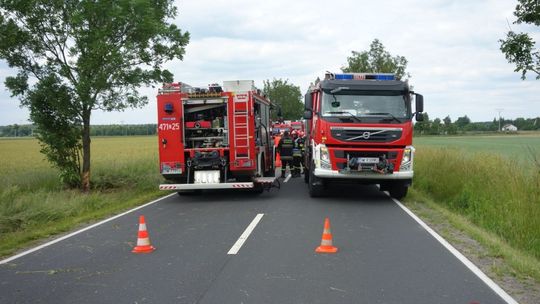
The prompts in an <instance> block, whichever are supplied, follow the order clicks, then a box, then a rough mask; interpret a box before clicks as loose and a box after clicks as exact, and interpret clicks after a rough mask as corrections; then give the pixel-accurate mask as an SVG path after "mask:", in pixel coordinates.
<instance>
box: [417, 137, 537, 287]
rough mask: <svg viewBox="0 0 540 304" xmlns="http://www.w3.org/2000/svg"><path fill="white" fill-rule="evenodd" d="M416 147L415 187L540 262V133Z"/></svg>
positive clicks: (424, 141)
mask: <svg viewBox="0 0 540 304" xmlns="http://www.w3.org/2000/svg"><path fill="white" fill-rule="evenodd" d="M414 145H415V147H416V148H417V150H416V155H415V160H414V161H415V165H414V167H415V177H414V182H413V189H414V190H416V191H418V192H419V193H421V194H423V195H426V196H428V197H430V198H431V199H432V200H433V201H434V202H435V203H437V204H439V205H440V206H442V207H444V208H445V209H447V210H450V211H452V212H454V213H457V214H461V215H462V216H464V217H465V218H466V219H467V220H469V221H470V222H472V223H474V224H475V225H477V226H479V227H482V228H483V229H485V230H486V231H489V232H490V233H493V234H495V235H497V236H498V237H499V238H501V239H502V240H503V241H504V242H506V243H507V244H509V245H510V246H511V247H513V248H516V249H518V250H520V251H522V252H524V253H526V254H529V255H531V256H533V257H534V258H535V259H537V260H540V133H530V134H526V135H502V136H456V137H443V136H440V137H418V138H415V139H414ZM534 275H535V276H536V277H537V278H540V274H534Z"/></svg>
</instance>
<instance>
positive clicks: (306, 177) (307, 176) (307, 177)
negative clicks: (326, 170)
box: [304, 167, 309, 184]
mask: <svg viewBox="0 0 540 304" xmlns="http://www.w3.org/2000/svg"><path fill="white" fill-rule="evenodd" d="M307 171H308V170H307V168H306V167H304V182H305V183H306V184H307V183H309V173H308V172H307Z"/></svg>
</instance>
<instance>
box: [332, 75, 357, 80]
mask: <svg viewBox="0 0 540 304" xmlns="http://www.w3.org/2000/svg"><path fill="white" fill-rule="evenodd" d="M336 79H340V80H349V79H354V76H353V74H336Z"/></svg>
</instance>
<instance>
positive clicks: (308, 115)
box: [304, 110, 313, 119]
mask: <svg viewBox="0 0 540 304" xmlns="http://www.w3.org/2000/svg"><path fill="white" fill-rule="evenodd" d="M312 118H313V113H312V112H311V110H305V111H304V119H312Z"/></svg>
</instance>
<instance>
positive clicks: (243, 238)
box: [227, 213, 264, 254]
mask: <svg viewBox="0 0 540 304" xmlns="http://www.w3.org/2000/svg"><path fill="white" fill-rule="evenodd" d="M263 215H264V213H259V214H257V215H256V216H255V218H254V219H253V221H251V223H250V224H249V225H248V226H247V228H246V230H244V232H243V233H242V235H240V237H239V238H238V240H236V243H234V245H233V246H232V247H231V249H229V252H227V254H237V253H238V251H239V250H240V248H242V245H244V242H245V241H246V240H247V238H248V237H249V235H250V234H251V232H253V229H255V227H257V224H258V223H259V221H260V220H261V219H262V217H263Z"/></svg>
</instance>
